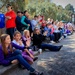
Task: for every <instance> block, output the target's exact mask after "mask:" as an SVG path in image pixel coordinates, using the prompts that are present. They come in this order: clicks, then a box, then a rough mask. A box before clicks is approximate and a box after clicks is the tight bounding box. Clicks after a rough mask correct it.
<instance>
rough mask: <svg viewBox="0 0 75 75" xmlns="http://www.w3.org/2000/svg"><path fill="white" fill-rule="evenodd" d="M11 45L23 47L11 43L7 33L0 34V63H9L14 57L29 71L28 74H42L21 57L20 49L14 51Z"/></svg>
mask: <svg viewBox="0 0 75 75" xmlns="http://www.w3.org/2000/svg"><path fill="white" fill-rule="evenodd" d="M12 47H15V48H17V49H22V50H24V49H25V47H19V46H16V45H13V44H12V43H11V39H10V36H9V35H8V34H3V35H1V45H0V64H2V65H9V64H12V61H13V60H15V59H16V60H18V62H19V63H20V64H21V65H23V66H24V67H25V68H26V69H27V70H29V71H30V75H43V73H39V72H37V71H36V70H35V69H34V68H32V67H31V66H30V64H29V63H28V62H27V61H26V60H25V59H24V58H23V57H22V55H21V54H20V51H18V50H15V51H14V50H13V49H12Z"/></svg>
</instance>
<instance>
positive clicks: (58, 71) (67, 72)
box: [7, 34, 75, 75]
mask: <svg viewBox="0 0 75 75" xmlns="http://www.w3.org/2000/svg"><path fill="white" fill-rule="evenodd" d="M60 44H61V45H63V46H64V47H63V48H62V49H61V50H60V51H59V52H50V51H46V52H43V53H42V54H41V55H39V59H38V60H37V61H36V62H35V63H34V64H33V65H32V66H33V67H35V68H36V69H38V70H40V71H43V72H44V75H75V34H73V35H71V36H68V37H67V38H66V39H63V40H61V42H60V43H58V44H55V45H60ZM7 75H28V71H26V70H20V69H18V68H16V69H14V70H13V71H12V70H11V71H10V73H9V72H8V74H7Z"/></svg>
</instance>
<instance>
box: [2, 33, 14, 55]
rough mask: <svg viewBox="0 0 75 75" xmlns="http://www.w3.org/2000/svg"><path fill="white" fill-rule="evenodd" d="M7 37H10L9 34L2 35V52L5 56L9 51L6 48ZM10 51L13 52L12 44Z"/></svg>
mask: <svg viewBox="0 0 75 75" xmlns="http://www.w3.org/2000/svg"><path fill="white" fill-rule="evenodd" d="M7 36H9V35H8V34H2V35H1V44H2V50H3V52H4V55H7V54H8V50H7V48H6V46H5V39H6V37H7ZM9 49H10V51H11V52H13V50H12V46H11V44H10V45H9Z"/></svg>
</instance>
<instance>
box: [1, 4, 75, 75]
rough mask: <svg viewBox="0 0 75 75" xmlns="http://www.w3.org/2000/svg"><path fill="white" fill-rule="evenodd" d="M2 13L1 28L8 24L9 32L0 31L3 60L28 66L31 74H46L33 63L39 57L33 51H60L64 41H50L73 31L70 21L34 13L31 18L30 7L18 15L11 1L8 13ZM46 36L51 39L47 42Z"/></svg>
mask: <svg viewBox="0 0 75 75" xmlns="http://www.w3.org/2000/svg"><path fill="white" fill-rule="evenodd" d="M2 16H4V17H3V18H2V19H1V20H0V25H1V26H3V27H1V26H0V27H1V28H0V29H3V28H5V30H6V33H2V34H1V35H0V37H1V45H0V64H1V65H4V66H8V65H10V64H15V63H18V64H19V66H21V67H22V68H26V69H27V70H29V71H30V75H43V73H42V72H39V71H37V70H35V69H34V68H33V67H32V66H31V64H32V63H33V62H34V61H35V60H37V59H38V57H36V56H35V54H34V51H35V50H37V51H38V52H39V50H40V49H42V50H44V49H49V50H50V51H60V49H61V48H62V47H63V45H60V46H54V45H53V44H52V45H51V44H50V43H58V42H60V41H61V40H62V39H63V38H66V37H67V36H68V35H71V34H72V33H73V31H74V27H73V25H72V24H71V23H70V22H69V23H63V22H62V21H54V20H53V19H50V18H48V19H47V20H45V17H44V16H41V15H38V16H37V15H35V16H34V18H33V19H31V18H30V14H29V13H28V11H27V10H25V11H24V12H22V11H17V16H16V13H15V12H14V11H13V10H12V6H11V5H10V4H8V5H7V12H6V14H5V15H2ZM46 38H49V39H50V42H49V43H46V42H44V40H46ZM35 47H37V48H35Z"/></svg>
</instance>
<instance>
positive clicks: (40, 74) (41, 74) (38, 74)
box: [29, 71, 43, 75]
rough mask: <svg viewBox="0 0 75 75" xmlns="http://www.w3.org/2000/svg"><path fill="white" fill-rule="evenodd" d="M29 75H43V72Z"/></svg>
mask: <svg viewBox="0 0 75 75" xmlns="http://www.w3.org/2000/svg"><path fill="white" fill-rule="evenodd" d="M29 75H43V72H41V73H40V72H37V71H35V72H30V74H29Z"/></svg>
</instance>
